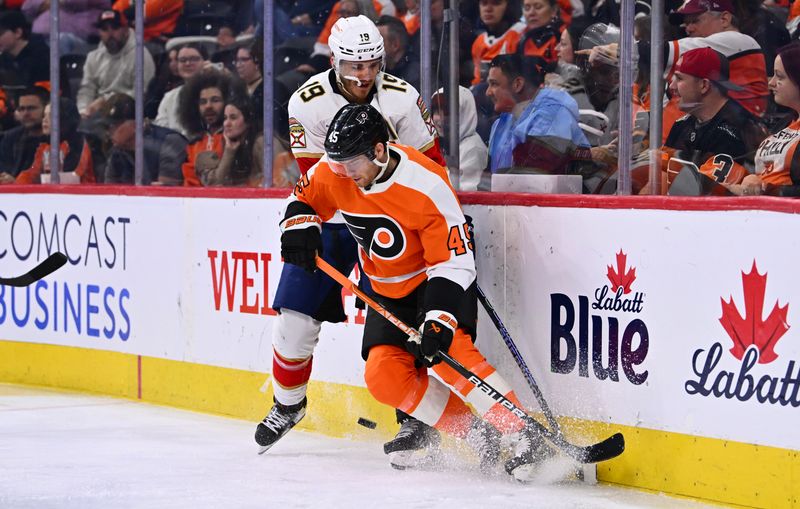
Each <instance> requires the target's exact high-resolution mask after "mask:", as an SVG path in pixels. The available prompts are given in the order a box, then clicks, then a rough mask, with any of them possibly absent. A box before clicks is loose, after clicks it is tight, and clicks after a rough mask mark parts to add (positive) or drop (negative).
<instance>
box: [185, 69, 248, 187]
mask: <svg viewBox="0 0 800 509" xmlns="http://www.w3.org/2000/svg"><path fill="white" fill-rule="evenodd" d="M246 96H247V88H246V87H245V85H244V83H243V82H242V81H241V80H239V79H236V78H234V77H233V76H231V75H229V74H228V73H223V72H221V71H218V70H216V69H213V68H211V69H204V70H203V71H201V72H200V73H198V74H196V75H195V76H193V77H192V78H191V79H190V80H189V81H187V82H186V84H185V85H184V86H183V89H182V90H181V93H180V97H179V107H178V116H179V119H180V121H181V123H182V124H183V126H184V128H186V130H187V131H188V132H189V133H190V144H189V145H188V146H187V147H186V162H185V163H184V164H183V167H182V171H183V185H184V186H202V185H203V184H202V182H201V181H200V178H199V177H198V173H197V168H210V167H217V166H219V160H220V158H221V157H222V153H223V150H224V148H225V139H224V136H223V133H222V128H223V121H224V108H225V102H226V101H227V100H229V99H231V98H233V97H246Z"/></svg>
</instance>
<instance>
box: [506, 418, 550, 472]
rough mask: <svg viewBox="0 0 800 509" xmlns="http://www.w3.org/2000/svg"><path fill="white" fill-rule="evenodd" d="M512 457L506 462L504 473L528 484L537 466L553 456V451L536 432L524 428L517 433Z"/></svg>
mask: <svg viewBox="0 0 800 509" xmlns="http://www.w3.org/2000/svg"><path fill="white" fill-rule="evenodd" d="M518 435H519V436H518V438H517V441H516V443H515V444H514V449H513V452H514V456H513V457H512V458H511V459H509V460H508V461H506V463H505V467H506V472H508V474H509V475H511V476H512V477H513V478H514V479H516V480H517V481H520V482H530V481H531V480H533V476H534V475H535V474H536V472H537V470H538V469H539V466H540V465H541V464H542V462H544V461H545V460H546V459H548V458H551V457H553V456H554V455H555V452H554V451H553V449H551V448H550V446H549V445H547V442H546V441H545V439H544V438H543V437H542V435H540V434H539V432H538V431H536V430H535V429H533V428H532V427H530V426H526V427H525V428H523V429H522V431H520V432H519V433H518Z"/></svg>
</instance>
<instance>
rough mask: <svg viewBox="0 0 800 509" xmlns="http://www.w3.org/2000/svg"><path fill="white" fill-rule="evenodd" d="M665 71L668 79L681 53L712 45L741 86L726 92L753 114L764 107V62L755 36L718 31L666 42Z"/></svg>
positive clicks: (765, 104) (765, 95)
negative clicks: (723, 58) (725, 59)
mask: <svg viewBox="0 0 800 509" xmlns="http://www.w3.org/2000/svg"><path fill="white" fill-rule="evenodd" d="M667 46H668V48H669V51H668V52H667V62H666V67H665V68H666V73H665V78H666V79H667V81H669V80H670V79H671V78H672V75H673V74H674V73H675V67H676V65H677V63H678V60H679V59H680V57H681V56H682V55H683V54H684V53H686V52H687V51H689V50H692V49H696V48H706V47H708V48H712V49H713V50H715V51H718V52H720V53H722V54H723V55H725V56H726V57H727V58H728V63H729V65H730V69H729V71H730V80H731V82H732V83H733V84H735V85H737V86H738V87H739V88H741V90H730V91H728V96H729V97H730V98H731V99H733V100H734V101H736V102H737V103H739V104H741V105H742V106H743V107H744V108H745V109H746V110H747V111H749V112H750V113H752V114H753V115H755V116H756V117H763V116H764V113H765V112H766V108H767V99H768V97H769V89H768V88H767V65H766V60H765V59H764V52H763V51H762V50H761V46H759V45H758V43H757V42H756V40H755V39H753V38H752V37H750V36H749V35H746V34H743V33H741V32H733V31H729V32H719V33H716V34H712V35H709V36H708V37H684V38H683V39H679V40H676V41H670V42H669V43H668V44H667Z"/></svg>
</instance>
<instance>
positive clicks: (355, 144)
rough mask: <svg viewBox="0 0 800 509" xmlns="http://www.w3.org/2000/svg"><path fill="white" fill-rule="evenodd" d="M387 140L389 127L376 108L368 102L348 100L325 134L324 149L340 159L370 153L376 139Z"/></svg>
mask: <svg viewBox="0 0 800 509" xmlns="http://www.w3.org/2000/svg"><path fill="white" fill-rule="evenodd" d="M387 141H389V127H388V126H387V125H386V120H384V118H383V115H381V114H380V112H379V111H378V110H376V109H375V108H374V107H373V106H371V105H369V104H348V105H346V106H344V107H343V108H342V109H340V110H339V111H338V112H337V113H336V115H335V116H334V117H333V120H332V121H331V126H330V127H329V128H328V134H327V135H326V136H325V153H326V154H328V158H329V159H332V160H334V161H343V160H345V159H350V158H353V157H356V156H360V155H361V154H372V151H373V148H374V147H375V144H376V143H386V142H387ZM369 157H370V159H372V158H373V157H374V155H372V156H369Z"/></svg>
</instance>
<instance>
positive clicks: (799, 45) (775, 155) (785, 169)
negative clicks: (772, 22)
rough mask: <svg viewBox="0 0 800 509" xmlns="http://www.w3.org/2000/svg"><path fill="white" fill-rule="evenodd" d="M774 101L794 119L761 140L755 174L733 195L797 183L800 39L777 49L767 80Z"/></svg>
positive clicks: (799, 174) (799, 167)
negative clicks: (789, 110) (771, 75)
mask: <svg viewBox="0 0 800 509" xmlns="http://www.w3.org/2000/svg"><path fill="white" fill-rule="evenodd" d="M769 89H770V91H771V92H772V94H773V95H774V96H775V102H776V103H778V104H780V105H781V106H785V107H787V108H790V109H791V110H792V111H793V112H794V121H793V122H792V123H790V124H789V125H788V126H786V128H785V129H783V130H781V131H779V132H777V133H775V134H773V135H772V136H770V137H769V138H767V139H766V140H764V141H763V142H762V143H761V145H760V146H759V147H758V150H757V151H756V161H755V163H756V173H755V175H748V176H746V177H745V178H744V180H743V181H742V186H741V189H736V188H735V186H732V187H734V188H733V189H731V190H732V191H734V192H735V193H736V194H763V193H766V194H781V192H782V191H783V190H782V189H781V188H782V187H783V186H793V187H794V189H795V192H794V193H792V195H793V196H797V189H798V186H800V150H798V147H800V119H798V117H800V42H794V43H792V44H789V45H788V46H785V47H783V48H781V49H779V50H778V56H777V57H775V75H774V76H773V77H772V78H771V79H770V80H769Z"/></svg>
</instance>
